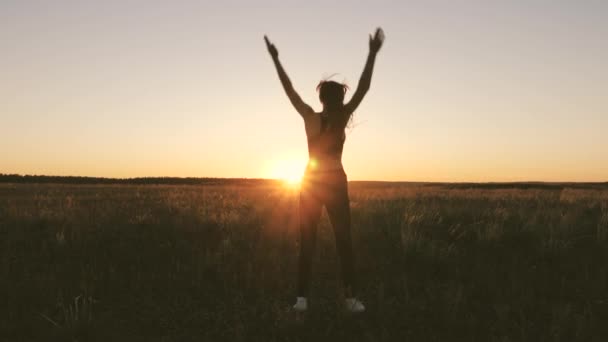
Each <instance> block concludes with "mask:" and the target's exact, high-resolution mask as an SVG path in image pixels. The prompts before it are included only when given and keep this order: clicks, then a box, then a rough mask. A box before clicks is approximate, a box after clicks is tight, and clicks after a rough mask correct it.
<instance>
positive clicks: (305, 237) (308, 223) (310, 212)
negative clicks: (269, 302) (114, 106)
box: [297, 188, 322, 297]
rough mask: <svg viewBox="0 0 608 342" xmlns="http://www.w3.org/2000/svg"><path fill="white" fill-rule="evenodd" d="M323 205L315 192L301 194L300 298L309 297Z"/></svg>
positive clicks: (302, 192) (304, 191)
mask: <svg viewBox="0 0 608 342" xmlns="http://www.w3.org/2000/svg"><path fill="white" fill-rule="evenodd" d="M321 206H322V203H321V201H320V199H319V198H317V196H316V195H315V192H314V191H310V190H309V189H304V188H303V189H302V191H301V192H300V257H299V261H298V290H297V291H298V297H307V296H308V283H309V281H310V273H311V268H312V254H313V251H314V248H315V242H316V235H317V234H316V233H317V225H318V223H319V218H320V217H321Z"/></svg>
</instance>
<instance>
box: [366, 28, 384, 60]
mask: <svg viewBox="0 0 608 342" xmlns="http://www.w3.org/2000/svg"><path fill="white" fill-rule="evenodd" d="M382 43H384V31H382V29H381V28H379V27H378V28H377V29H376V33H375V34H374V36H373V37H372V35H371V34H370V35H369V52H371V53H374V54H376V53H378V51H380V48H381V47H382Z"/></svg>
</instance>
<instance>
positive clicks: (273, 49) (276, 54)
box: [264, 35, 279, 59]
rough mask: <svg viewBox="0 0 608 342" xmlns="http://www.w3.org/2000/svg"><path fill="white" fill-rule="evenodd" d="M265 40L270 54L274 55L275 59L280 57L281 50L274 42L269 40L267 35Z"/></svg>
mask: <svg viewBox="0 0 608 342" xmlns="http://www.w3.org/2000/svg"><path fill="white" fill-rule="evenodd" d="M264 41H265V42H266V48H267V49H268V53H270V56H272V58H273V59H275V58H279V51H278V50H277V48H276V46H274V44H272V43H271V42H270V40H268V37H267V36H266V35H265V36H264Z"/></svg>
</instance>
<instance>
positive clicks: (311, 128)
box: [302, 111, 321, 136]
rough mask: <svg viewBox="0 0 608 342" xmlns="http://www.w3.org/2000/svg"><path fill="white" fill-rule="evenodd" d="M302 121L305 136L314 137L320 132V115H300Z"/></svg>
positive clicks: (312, 113)
mask: <svg viewBox="0 0 608 342" xmlns="http://www.w3.org/2000/svg"><path fill="white" fill-rule="evenodd" d="M302 118H303V119H304V128H305V129H306V135H307V136H314V135H317V134H319V132H320V131H321V114H320V113H316V112H314V111H312V112H311V113H310V114H308V115H302Z"/></svg>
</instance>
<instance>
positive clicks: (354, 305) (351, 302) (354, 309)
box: [345, 298, 365, 313]
mask: <svg viewBox="0 0 608 342" xmlns="http://www.w3.org/2000/svg"><path fill="white" fill-rule="evenodd" d="M345 304H346V310H347V311H348V312H350V313H361V312H363V311H365V305H363V303H361V301H360V300H358V299H357V298H346V301H345Z"/></svg>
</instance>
